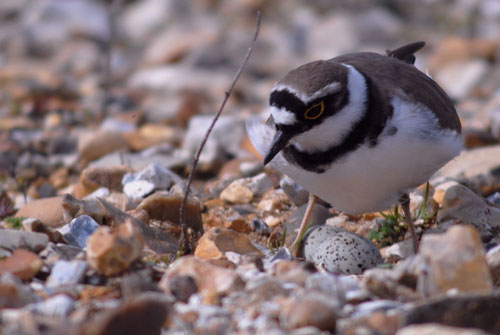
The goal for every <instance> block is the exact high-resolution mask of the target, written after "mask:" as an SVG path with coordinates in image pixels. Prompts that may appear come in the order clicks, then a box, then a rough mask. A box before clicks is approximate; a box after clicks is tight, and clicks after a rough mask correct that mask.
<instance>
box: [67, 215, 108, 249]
mask: <svg viewBox="0 0 500 335" xmlns="http://www.w3.org/2000/svg"><path fill="white" fill-rule="evenodd" d="M98 228H99V225H98V224H97V222H95V221H94V219H92V218H91V217H90V216H88V215H81V216H79V217H77V218H74V219H73V220H71V222H70V223H69V224H67V225H65V226H64V227H62V228H60V229H59V231H60V232H61V233H62V234H63V236H64V238H65V239H66V240H67V241H68V242H69V244H70V245H72V246H75V247H79V248H82V249H83V248H85V246H86V245H87V240H88V238H89V237H90V235H92V234H93V233H94V232H95V231H96V230H97V229H98Z"/></svg>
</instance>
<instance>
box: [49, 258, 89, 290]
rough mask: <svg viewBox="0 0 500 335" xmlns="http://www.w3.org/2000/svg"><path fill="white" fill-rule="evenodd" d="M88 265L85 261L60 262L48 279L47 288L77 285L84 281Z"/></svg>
mask: <svg viewBox="0 0 500 335" xmlns="http://www.w3.org/2000/svg"><path fill="white" fill-rule="evenodd" d="M87 269H88V264H87V262H85V261H76V260H75V261H69V262H68V261H65V260H60V261H58V262H57V263H56V264H55V265H54V267H53V268H52V271H51V272H50V276H49V278H48V279H47V287H58V286H62V285H75V284H79V283H81V282H82V281H83V278H84V277H85V272H86V271H87Z"/></svg>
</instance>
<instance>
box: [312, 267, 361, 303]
mask: <svg viewBox="0 0 500 335" xmlns="http://www.w3.org/2000/svg"><path fill="white" fill-rule="evenodd" d="M305 288H306V289H310V290H315V291H319V292H322V293H325V294H328V295H330V296H333V297H336V298H337V299H342V300H344V299H345V298H346V297H347V295H348V294H349V293H351V292H359V291H361V283H360V281H359V280H358V279H357V278H355V277H351V276H344V275H335V274H331V273H328V272H316V273H313V274H311V275H310V276H309V277H308V278H307V281H306V285H305Z"/></svg>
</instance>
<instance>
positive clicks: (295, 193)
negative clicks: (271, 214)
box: [280, 176, 309, 206]
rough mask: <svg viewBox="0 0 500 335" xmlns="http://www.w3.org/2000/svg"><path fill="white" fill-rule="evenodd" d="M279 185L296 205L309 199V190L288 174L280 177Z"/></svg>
mask: <svg viewBox="0 0 500 335" xmlns="http://www.w3.org/2000/svg"><path fill="white" fill-rule="evenodd" d="M280 187H281V189H282V190H283V191H284V192H285V193H286V195H287V196H288V197H289V198H290V200H292V201H293V203H294V204H295V205H297V206H302V205H304V204H306V203H307V201H308V200H309V192H307V190H305V189H304V188H302V186H300V185H299V184H297V183H296V182H295V181H294V180H293V179H292V178H290V177H288V176H284V177H283V178H281V180H280Z"/></svg>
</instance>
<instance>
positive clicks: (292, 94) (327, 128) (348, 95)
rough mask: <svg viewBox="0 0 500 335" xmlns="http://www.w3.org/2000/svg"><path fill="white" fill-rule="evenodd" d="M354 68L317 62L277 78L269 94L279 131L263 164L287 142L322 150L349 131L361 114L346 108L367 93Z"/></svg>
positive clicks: (302, 148)
mask: <svg viewBox="0 0 500 335" xmlns="http://www.w3.org/2000/svg"><path fill="white" fill-rule="evenodd" d="M351 69H352V67H350V66H348V65H344V64H340V63H336V62H332V61H316V62H312V63H308V64H305V65H302V66H300V67H298V68H297V69H295V70H293V71H291V72H289V73H288V74H287V75H286V76H285V77H284V78H283V79H281V80H280V81H278V83H277V84H276V85H275V86H274V88H273V89H272V91H271V96H270V106H271V115H272V118H273V121H274V127H275V131H276V133H275V135H274V138H273V140H272V143H271V146H270V149H269V151H268V152H267V154H266V155H265V158H264V165H266V164H267V163H269V162H270V161H271V160H272V159H273V158H274V157H275V156H276V155H277V154H278V153H279V152H280V151H281V150H283V149H284V148H286V147H287V145H295V146H296V147H297V148H298V149H300V150H304V151H308V152H314V151H319V150H322V149H326V148H327V147H329V146H330V145H332V143H333V142H335V141H336V140H337V139H338V138H340V137H342V135H343V133H345V130H346V128H347V131H348V128H349V126H350V125H351V124H352V122H353V121H354V120H355V118H357V114H358V113H357V112H354V113H353V112H349V111H347V112H346V110H345V107H346V106H349V105H350V104H351V105H352V104H356V103H357V102H359V101H361V100H363V99H365V98H364V96H365V95H366V85H364V84H365V82H364V78H363V77H362V75H361V74H360V73H359V72H357V71H355V70H354V75H358V77H356V78H353V74H352V72H353V71H351ZM359 84H362V85H359ZM356 86H359V89H360V90H361V91H362V92H352V90H353V89H358V88H357V87H356ZM357 93H360V94H357ZM358 95H359V97H358ZM352 97H355V98H356V99H352Z"/></svg>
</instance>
